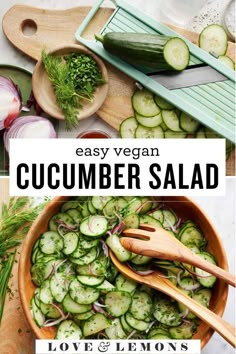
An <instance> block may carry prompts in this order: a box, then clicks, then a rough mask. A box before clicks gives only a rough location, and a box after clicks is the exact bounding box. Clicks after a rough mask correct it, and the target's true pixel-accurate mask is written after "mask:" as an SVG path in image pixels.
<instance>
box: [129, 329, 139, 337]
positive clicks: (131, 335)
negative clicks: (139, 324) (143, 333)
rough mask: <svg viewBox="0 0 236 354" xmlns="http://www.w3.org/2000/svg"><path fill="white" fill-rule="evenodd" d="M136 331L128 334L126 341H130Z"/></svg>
mask: <svg viewBox="0 0 236 354" xmlns="http://www.w3.org/2000/svg"><path fill="white" fill-rule="evenodd" d="M136 332H137V331H136V330H135V329H134V330H133V331H132V332H130V334H129V335H128V337H127V339H130V338H132V337H133V335H134V334H135V333H136Z"/></svg>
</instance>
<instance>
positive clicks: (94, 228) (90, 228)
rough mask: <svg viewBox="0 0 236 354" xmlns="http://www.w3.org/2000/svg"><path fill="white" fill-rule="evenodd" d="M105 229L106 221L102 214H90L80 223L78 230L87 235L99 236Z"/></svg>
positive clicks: (106, 228)
mask: <svg viewBox="0 0 236 354" xmlns="http://www.w3.org/2000/svg"><path fill="white" fill-rule="evenodd" d="M107 230H108V221H107V219H106V218H105V217H104V216H102V215H90V216H88V217H87V218H86V219H84V220H82V222H81V224H80V232H81V233H82V234H83V235H85V236H87V237H94V238H100V237H102V236H103V235H105V234H106V232H107Z"/></svg>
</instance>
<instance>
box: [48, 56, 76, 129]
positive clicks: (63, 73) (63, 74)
mask: <svg viewBox="0 0 236 354" xmlns="http://www.w3.org/2000/svg"><path fill="white" fill-rule="evenodd" d="M42 61H43V64H44V67H45V70H46V72H47V74H48V78H49V80H50V81H51V82H52V85H53V90H54V94H55V96H56V102H57V104H58V106H59V108H60V109H61V111H62V113H63V115H64V117H65V121H66V127H67V129H72V128H73V127H75V126H76V125H77V124H78V109H79V108H81V103H80V100H79V96H78V94H77V93H76V90H75V87H74V84H73V82H72V81H68V75H69V68H68V66H67V65H66V64H65V63H64V62H63V61H62V58H61V57H59V56H53V55H50V54H47V53H46V51H45V50H43V51H42Z"/></svg>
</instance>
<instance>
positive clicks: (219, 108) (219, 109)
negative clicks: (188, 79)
mask: <svg viewBox="0 0 236 354" xmlns="http://www.w3.org/2000/svg"><path fill="white" fill-rule="evenodd" d="M103 1H104V0H98V1H97V3H96V4H95V6H94V7H93V8H92V9H91V11H90V12H89V13H88V15H87V17H86V18H85V19H84V21H83V22H82V24H81V25H80V27H79V28H78V30H77V32H76V34H75V36H76V39H77V40H78V41H79V42H80V43H82V44H83V45H85V46H86V47H88V48H89V49H90V50H92V51H94V52H95V53H96V54H98V55H99V56H100V57H102V58H103V59H105V60H106V61H108V62H109V63H110V64H112V65H114V66H115V67H117V68H118V69H120V70H121V71H123V72H125V73H126V74H127V75H129V76H130V77H132V78H133V79H134V80H136V81H137V82H139V83H140V84H141V85H142V86H144V87H146V88H148V89H149V90H151V91H152V92H154V93H156V94H157V95H159V96H161V97H162V98H165V99H166V100H167V101H170V102H171V103H172V104H174V105H175V106H176V107H178V108H179V109H181V110H182V111H185V112H186V113H188V114H190V115H191V116H193V117H194V118H196V119H197V120H198V121H200V122H201V123H202V124H204V125H206V126H208V127H209V128H211V129H213V130H214V131H216V132H217V133H219V134H220V135H222V136H224V137H225V138H227V139H229V140H230V141H232V142H234V143H235V132H236V130H235V121H236V116H235V72H233V71H232V70H231V69H229V68H228V67H227V66H226V65H224V64H223V63H222V62H220V61H219V60H217V59H216V58H214V57H213V56H212V55H210V54H208V53H207V52H205V51H203V50H202V49H200V48H199V47H197V46H196V45H194V44H192V43H191V42H190V41H188V40H186V39H185V38H183V37H182V36H180V35H179V34H177V33H176V32H174V31H173V30H171V29H169V28H168V27H167V26H165V25H162V24H160V23H159V22H157V21H156V20H154V19H152V18H150V17H149V16H146V15H145V14H144V13H143V12H141V11H139V10H138V9H137V8H135V7H133V6H131V5H129V4H128V3H127V2H126V1H124V0H116V1H115V4H116V9H115V10H114V12H113V14H112V16H111V17H110V18H109V20H108V21H107V23H106V24H105V26H104V27H103V29H102V30H101V33H102V34H105V33H107V32H112V31H114V32H138V33H158V34H163V35H167V36H175V37H180V38H183V39H184V40H185V42H186V43H187V45H188V46H189V50H190V53H191V57H190V66H193V65H197V64H201V63H204V64H206V65H208V66H210V67H211V68H213V69H214V70H216V73H217V74H218V73H220V74H222V75H224V76H225V80H224V81H216V82H211V83H206V84H200V85H196V86H195V85H193V86H188V87H182V88H177V89H176V88H175V89H172V90H170V89H168V88H166V87H165V86H164V85H162V84H161V83H158V82H157V81H155V80H154V79H153V78H152V77H151V76H148V75H147V72H146V71H145V69H142V68H141V69H140V68H136V67H134V66H132V65H129V64H128V63H126V62H124V61H122V60H120V59H119V58H117V57H115V56H113V55H111V54H109V53H108V52H107V51H106V50H104V49H103V47H102V44H101V43H98V42H96V41H95V39H94V40H88V39H85V38H83V37H82V33H83V31H84V30H85V28H86V27H87V25H88V24H89V22H90V21H91V19H92V18H93V17H94V15H95V14H96V12H97V11H98V9H99V7H100V6H101V4H102V3H103Z"/></svg>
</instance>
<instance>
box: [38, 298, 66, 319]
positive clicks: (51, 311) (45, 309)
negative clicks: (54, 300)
mask: <svg viewBox="0 0 236 354" xmlns="http://www.w3.org/2000/svg"><path fill="white" fill-rule="evenodd" d="M40 310H41V311H42V313H43V314H44V315H45V316H46V317H48V318H53V319H54V318H59V317H60V316H61V313H60V312H59V310H58V309H57V308H56V307H55V306H53V305H52V304H44V303H43V302H40Z"/></svg>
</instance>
